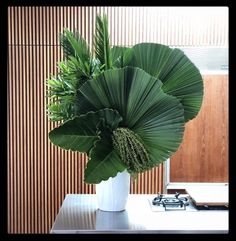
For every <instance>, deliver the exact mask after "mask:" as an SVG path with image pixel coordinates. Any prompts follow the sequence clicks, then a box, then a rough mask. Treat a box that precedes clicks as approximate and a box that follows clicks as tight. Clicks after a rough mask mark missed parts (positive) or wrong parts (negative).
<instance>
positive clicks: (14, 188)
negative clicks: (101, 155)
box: [8, 6, 228, 233]
mask: <svg viewBox="0 0 236 241" xmlns="http://www.w3.org/2000/svg"><path fill="white" fill-rule="evenodd" d="M181 9H182V8H178V9H172V8H156V7H128V8H127V7H57V6H50V7H9V9H8V20H9V21H8V29H9V31H8V43H9V46H8V232H9V233H48V232H49V230H50V228H51V226H52V224H53V222H54V220H55V217H56V214H57V212H58V210H59V207H60V205H61V204H62V201H63V199H64V197H65V194H67V193H94V191H95V190H94V186H93V185H86V184H84V183H83V171H84V168H85V164H86V156H85V155H84V154H81V153H72V152H65V151H63V150H61V149H59V148H57V147H55V146H53V145H51V143H50V142H49V140H48V132H49V131H50V130H51V129H52V128H54V127H55V126H56V123H50V122H48V119H47V117H46V114H45V104H46V99H45V93H46V86H45V80H46V78H48V77H49V74H50V73H54V74H55V73H56V72H57V68H56V62H57V61H59V60H61V59H62V58H63V55H62V51H61V49H60V47H59V43H58V33H59V32H61V31H62V30H63V28H64V27H67V28H69V29H71V30H72V29H77V30H78V31H79V32H80V33H81V34H82V36H83V37H84V38H85V39H86V40H87V41H88V42H89V44H90V47H91V48H92V34H93V32H94V26H95V16H96V14H97V13H98V14H102V13H106V14H107V15H108V18H109V31H110V40H111V44H112V45H118V44H122V45H127V46H130V45H133V44H135V43H139V42H144V41H146V42H158V43H162V44H169V45H172V46H194V45H198V46H199V45H201V46H209V45H212V44H213V45H217V46H226V45H227V44H228V43H227V34H228V29H227V28H226V27H225V26H226V25H225V23H226V21H227V18H226V15H227V9H225V10H223V11H218V10H217V8H209V9H207V10H204V9H202V10H201V21H202V22H204V24H203V25H202V24H199V22H198V21H196V19H198V16H199V15H198V12H197V11H196V8H189V9H187V10H186V11H185V12H181V11H179V10H181ZM190 13H191V14H190ZM209 13H212V14H209ZM209 15H210V17H209ZM187 17H189V18H190V20H191V21H186V18H187ZM196 29H197V31H195V30H196ZM130 191H131V193H157V192H159V191H160V192H162V191H163V166H162V165H161V166H159V167H158V168H154V169H153V170H151V171H149V172H146V173H144V174H141V175H139V178H138V180H137V181H135V182H133V183H132V184H131V190H130Z"/></svg>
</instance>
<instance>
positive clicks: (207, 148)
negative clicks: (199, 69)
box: [170, 75, 228, 182]
mask: <svg viewBox="0 0 236 241" xmlns="http://www.w3.org/2000/svg"><path fill="white" fill-rule="evenodd" d="M170 181H171V182H228V76H226V75H215V76H214V75H206V76H204V99H203V104H202V108H201V111H200V112H199V114H198V116H197V117H196V118H195V119H193V120H191V121H190V122H189V123H187V124H186V128H185V132H184V140H183V142H182V144H181V146H180V148H179V150H178V151H177V152H176V153H175V155H174V156H172V158H171V160H170Z"/></svg>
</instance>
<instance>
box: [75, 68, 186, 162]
mask: <svg viewBox="0 0 236 241" xmlns="http://www.w3.org/2000/svg"><path fill="white" fill-rule="evenodd" d="M161 86H162V83H161V81H159V80H157V79H156V78H154V77H153V76H151V75H149V74H148V73H146V72H145V71H144V70H142V69H139V68H134V67H125V68H122V69H114V70H107V71H105V72H104V73H103V74H101V75H100V76H98V78H97V79H95V80H89V81H87V82H86V83H85V84H84V85H82V86H81V87H80V89H79V95H83V96H84V97H85V99H87V102H88V105H87V104H86V102H85V101H84V102H83V106H81V109H83V111H85V112H87V111H89V110H90V109H89V108H90V107H91V106H93V108H95V109H97V110H99V109H103V108H111V109H116V110H117V111H118V112H119V114H120V115H121V116H122V118H123V121H122V122H120V123H119V127H123V128H128V129H130V130H132V131H134V133H136V134H138V136H139V139H140V140H141V141H142V143H143V145H144V146H145V148H146V149H147V151H148V155H149V157H150V164H151V166H154V165H157V164H158V163H160V162H163V161H165V160H166V159H167V158H168V157H169V156H170V155H171V154H172V153H173V152H175V151H176V150H177V148H178V146H179V145H180V143H181V141H182V137H183V131H184V123H185V122H184V109H183V106H182V104H181V103H180V102H179V100H178V99H177V98H176V97H174V96H170V95H168V94H165V93H164V92H163V90H162V88H161ZM146 166H148V165H146Z"/></svg>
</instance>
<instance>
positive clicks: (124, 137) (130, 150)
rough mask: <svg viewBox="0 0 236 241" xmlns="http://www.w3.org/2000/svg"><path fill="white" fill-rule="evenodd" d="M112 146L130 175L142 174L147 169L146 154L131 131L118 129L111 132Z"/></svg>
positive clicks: (147, 158) (147, 160)
mask: <svg viewBox="0 0 236 241" xmlns="http://www.w3.org/2000/svg"><path fill="white" fill-rule="evenodd" d="M112 141H113V146H114V149H115V150H116V151H117V152H118V153H119V155H120V158H121V160H122V161H123V162H124V163H125V164H126V166H127V167H128V168H127V170H128V171H129V172H130V173H133V174H134V173H138V172H143V171H145V170H146V169H148V167H149V156H148V153H147V151H146V149H145V147H144V145H143V144H142V142H141V141H140V138H139V137H138V135H137V134H135V133H134V132H133V131H132V130H130V129H128V128H123V127H119V128H117V129H116V130H115V131H113V137H112Z"/></svg>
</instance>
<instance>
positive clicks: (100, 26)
mask: <svg viewBox="0 0 236 241" xmlns="http://www.w3.org/2000/svg"><path fill="white" fill-rule="evenodd" d="M94 52H95V55H96V58H97V59H99V61H100V62H101V64H102V65H104V69H105V70H107V69H110V68H111V66H112V61H111V46H110V44H109V33H108V21H107V16H106V15H103V16H97V17H96V30H95V35H94Z"/></svg>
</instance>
